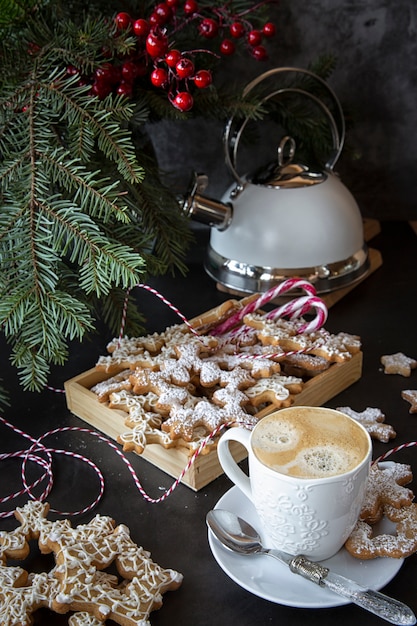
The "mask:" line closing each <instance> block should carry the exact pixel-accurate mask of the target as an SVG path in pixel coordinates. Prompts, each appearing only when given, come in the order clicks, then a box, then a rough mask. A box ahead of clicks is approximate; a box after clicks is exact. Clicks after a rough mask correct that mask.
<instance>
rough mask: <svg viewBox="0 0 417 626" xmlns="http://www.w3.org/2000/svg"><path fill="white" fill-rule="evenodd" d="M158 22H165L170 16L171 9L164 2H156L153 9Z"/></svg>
mask: <svg viewBox="0 0 417 626" xmlns="http://www.w3.org/2000/svg"><path fill="white" fill-rule="evenodd" d="M153 13H154V15H155V16H156V18H157V22H158V24H166V23H167V22H169V21H170V19H171V18H172V9H171V7H170V6H169V5H168V4H167V3H166V2H161V3H160V4H157V5H156V7H155V8H154V10H153Z"/></svg>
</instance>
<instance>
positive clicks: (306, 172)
mask: <svg viewBox="0 0 417 626" xmlns="http://www.w3.org/2000/svg"><path fill="white" fill-rule="evenodd" d="M294 154H295V141H294V139H293V138H292V137H288V136H286V137H283V139H282V140H281V141H280V144H279V146H278V151H277V155H278V160H277V162H272V163H269V164H268V165H267V166H266V167H263V168H262V169H261V170H259V171H258V172H256V173H255V174H254V175H253V176H252V177H251V180H250V182H251V183H253V184H255V185H264V186H267V187H276V188H277V189H283V188H286V189H294V188H299V187H309V186H311V185H317V184H319V183H322V182H324V181H325V180H326V179H327V174H326V173H325V172H318V171H314V170H312V169H311V168H309V167H308V166H307V165H304V164H302V163H293V162H292V160H293V158H294Z"/></svg>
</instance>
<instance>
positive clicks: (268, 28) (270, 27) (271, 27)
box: [262, 22, 276, 37]
mask: <svg viewBox="0 0 417 626" xmlns="http://www.w3.org/2000/svg"><path fill="white" fill-rule="evenodd" d="M275 31H276V29H275V24H273V23H272V22H267V23H266V24H264V26H263V28H262V33H263V34H264V35H265V37H273V36H274V35H275Z"/></svg>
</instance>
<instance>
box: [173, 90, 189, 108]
mask: <svg viewBox="0 0 417 626" xmlns="http://www.w3.org/2000/svg"><path fill="white" fill-rule="evenodd" d="M172 104H173V105H174V107H176V108H177V109H179V110H180V111H184V112H185V111H190V110H191V109H192V108H193V104H194V100H193V97H192V95H191V94H190V93H188V91H180V92H179V93H177V95H176V96H175V98H174V100H173V101H172Z"/></svg>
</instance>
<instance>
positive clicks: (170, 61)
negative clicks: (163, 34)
mask: <svg viewBox="0 0 417 626" xmlns="http://www.w3.org/2000/svg"><path fill="white" fill-rule="evenodd" d="M180 58H181V52H180V51H179V50H175V49H173V50H169V51H168V52H167V53H166V55H165V63H166V64H167V65H168V66H169V67H175V66H176V64H177V63H178V61H179V60H180Z"/></svg>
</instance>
